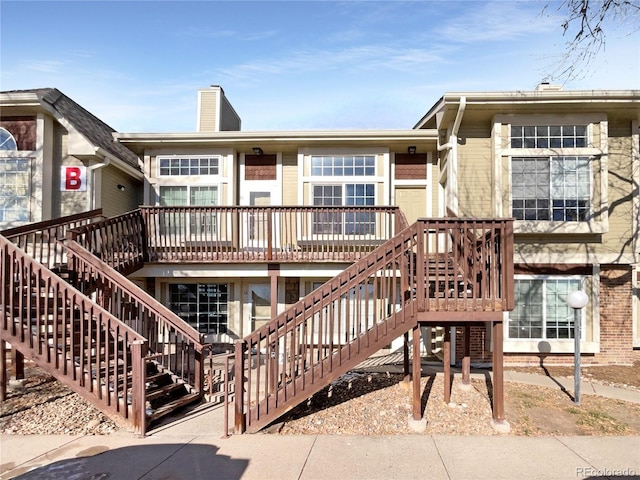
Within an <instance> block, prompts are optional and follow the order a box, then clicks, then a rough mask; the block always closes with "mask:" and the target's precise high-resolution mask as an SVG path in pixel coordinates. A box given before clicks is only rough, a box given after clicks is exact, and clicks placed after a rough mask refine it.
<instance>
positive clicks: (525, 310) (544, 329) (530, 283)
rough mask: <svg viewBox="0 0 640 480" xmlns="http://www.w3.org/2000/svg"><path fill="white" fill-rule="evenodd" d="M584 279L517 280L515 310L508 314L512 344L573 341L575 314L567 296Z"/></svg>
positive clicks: (576, 288) (577, 287)
mask: <svg viewBox="0 0 640 480" xmlns="http://www.w3.org/2000/svg"><path fill="white" fill-rule="evenodd" d="M582 284H583V279H582V278H576V277H558V278H556V277H545V278H520V279H518V278H516V280H515V308H514V309H513V311H511V312H510V313H509V324H508V328H507V332H508V334H507V338H508V339H509V340H562V339H571V338H573V332H574V325H573V319H574V312H573V309H572V308H571V307H569V305H567V295H568V294H569V293H570V292H572V291H574V290H579V289H580V288H581V286H582Z"/></svg>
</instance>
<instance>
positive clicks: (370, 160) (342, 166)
mask: <svg viewBox="0 0 640 480" xmlns="http://www.w3.org/2000/svg"><path fill="white" fill-rule="evenodd" d="M375 166H376V162H375V156H374V155H351V156H350V155H344V156H326V155H325V156H315V155H314V156H312V157H311V175H313V176H316V177H372V176H374V175H375V170H376V169H375Z"/></svg>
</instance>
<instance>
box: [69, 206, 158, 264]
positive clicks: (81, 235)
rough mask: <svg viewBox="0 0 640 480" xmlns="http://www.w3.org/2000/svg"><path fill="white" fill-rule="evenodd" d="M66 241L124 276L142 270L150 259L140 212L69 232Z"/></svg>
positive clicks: (125, 214)
mask: <svg viewBox="0 0 640 480" xmlns="http://www.w3.org/2000/svg"><path fill="white" fill-rule="evenodd" d="M67 238H69V239H70V240H74V241H76V242H77V243H78V244H80V245H82V246H83V247H84V248H86V249H87V250H89V251H90V252H91V254H93V255H94V256H96V257H98V258H100V259H102V260H104V261H105V262H106V263H107V264H108V265H109V266H110V267H111V268H114V269H116V270H118V271H119V272H122V273H132V272H134V271H136V270H138V269H140V268H141V267H142V266H143V265H144V262H145V260H146V259H147V235H146V228H145V224H144V220H143V218H142V214H141V212H140V210H133V211H131V212H127V213H124V214H122V215H118V216H116V217H111V218H107V219H104V220H101V221H98V222H94V223H91V224H87V225H82V226H79V227H77V228H74V229H70V230H69V231H68V232H67Z"/></svg>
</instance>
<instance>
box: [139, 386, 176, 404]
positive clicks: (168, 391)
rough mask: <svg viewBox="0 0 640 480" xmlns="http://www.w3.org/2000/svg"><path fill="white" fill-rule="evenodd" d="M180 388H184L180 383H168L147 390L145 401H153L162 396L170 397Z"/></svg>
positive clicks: (160, 398)
mask: <svg viewBox="0 0 640 480" xmlns="http://www.w3.org/2000/svg"><path fill="white" fill-rule="evenodd" d="M181 388H185V387H184V384H182V383H169V384H167V385H163V386H162V387H159V388H157V389H155V390H151V391H149V392H147V401H148V402H155V401H159V400H162V399H163V397H171V395H173V394H175V393H177V392H178V390H180V389H181Z"/></svg>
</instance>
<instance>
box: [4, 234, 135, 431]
mask: <svg viewBox="0 0 640 480" xmlns="http://www.w3.org/2000/svg"><path fill="white" fill-rule="evenodd" d="M0 273H1V277H2V280H3V284H2V288H1V289H0V308H1V309H2V317H1V321H2V340H3V343H4V342H8V343H10V344H11V345H12V347H13V348H18V349H19V350H20V351H21V352H22V353H23V354H26V355H27V356H29V357H31V358H33V359H35V360H36V361H37V362H38V364H39V365H40V366H41V367H43V368H44V369H46V370H47V371H48V372H49V373H50V374H52V375H53V376H54V377H55V378H57V379H58V380H60V381H61V382H63V383H64V384H66V385H68V386H69V387H71V388H73V389H74V390H75V391H77V392H78V393H80V394H81V395H82V396H83V397H84V398H86V399H87V400H89V401H91V402H92V403H93V404H94V405H96V406H97V407H98V408H100V409H101V410H103V411H105V412H107V413H110V414H113V415H117V416H119V417H121V418H123V419H124V420H126V421H127V422H129V423H131V424H132V426H133V428H134V430H135V431H136V432H138V433H140V432H144V424H145V420H144V419H145V357H146V354H147V343H146V340H145V338H144V337H143V336H142V335H140V334H139V333H137V332H135V331H134V330H133V329H131V328H129V327H128V326H127V325H125V324H124V323H122V322H120V321H119V320H118V318H116V317H115V316H114V315H112V314H111V313H109V312H108V311H106V310H105V309H104V308H102V307H100V306H99V305H97V304H95V303H94V302H92V301H91V300H90V299H89V298H88V297H86V296H85V295H83V293H82V292H80V291H78V290H77V289H75V288H74V287H73V286H71V285H70V284H68V283H67V282H65V281H64V280H62V279H61V278H60V277H58V276H57V275H55V274H53V273H52V272H51V271H50V270H49V269H48V268H47V267H46V266H45V265H42V264H40V263H38V262H37V261H35V260H33V259H32V258H31V257H29V256H27V255H26V254H25V253H24V252H23V251H22V250H21V249H18V248H17V247H16V246H15V245H13V244H12V243H11V242H9V241H8V240H7V239H6V238H5V237H3V236H0ZM3 363H4V362H3Z"/></svg>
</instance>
